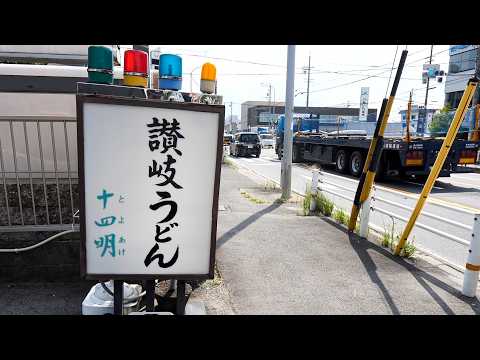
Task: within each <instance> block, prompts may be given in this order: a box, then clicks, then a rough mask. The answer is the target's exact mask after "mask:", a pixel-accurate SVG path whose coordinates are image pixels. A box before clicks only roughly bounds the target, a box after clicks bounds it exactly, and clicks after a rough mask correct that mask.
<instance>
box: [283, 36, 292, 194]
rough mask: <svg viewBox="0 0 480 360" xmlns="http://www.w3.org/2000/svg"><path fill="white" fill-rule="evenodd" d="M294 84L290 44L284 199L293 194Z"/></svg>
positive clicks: (286, 99)
mask: <svg viewBox="0 0 480 360" xmlns="http://www.w3.org/2000/svg"><path fill="white" fill-rule="evenodd" d="M294 84H295V45H288V55H287V84H286V93H285V130H284V132H283V157H282V169H281V177H280V186H281V187H282V199H283V200H288V199H289V198H290V196H291V194H292V142H293V137H292V117H293V91H294Z"/></svg>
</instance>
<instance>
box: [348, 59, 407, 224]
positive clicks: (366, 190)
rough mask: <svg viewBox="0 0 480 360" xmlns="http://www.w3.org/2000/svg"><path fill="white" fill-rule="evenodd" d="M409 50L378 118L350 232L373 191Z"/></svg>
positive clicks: (356, 199)
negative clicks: (384, 138) (361, 208)
mask: <svg viewBox="0 0 480 360" xmlns="http://www.w3.org/2000/svg"><path fill="white" fill-rule="evenodd" d="M407 54H408V51H407V50H403V51H402V55H401V57H400V62H399V64H398V68H397V73H396V74H395V80H394V81H393V85H392V90H391V92H390V97H389V98H388V100H387V99H383V102H382V107H381V109H380V114H379V116H378V121H377V125H376V127H375V132H374V134H373V138H372V141H371V142H370V147H369V149H368V154H367V158H366V159H365V165H364V167H363V172H362V175H361V176H360V181H359V182H358V187H357V192H356V193H355V199H354V201H353V206H352V212H351V214H350V221H349V223H348V231H353V230H354V229H355V226H356V224H357V218H358V213H359V212H360V207H361V206H362V203H363V202H364V201H365V200H366V199H367V198H368V197H369V195H370V191H371V189H372V185H373V181H374V180H375V174H376V172H377V168H378V163H379V161H380V157H381V155H382V148H383V133H384V132H385V128H386V127H387V122H388V117H389V116H390V110H391V109H392V105H393V100H394V99H395V94H396V92H397V88H398V84H399V82H400V77H401V76H402V71H403V67H404V65H405V60H406V59H407Z"/></svg>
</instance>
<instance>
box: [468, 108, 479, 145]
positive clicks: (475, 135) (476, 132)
mask: <svg viewBox="0 0 480 360" xmlns="http://www.w3.org/2000/svg"><path fill="white" fill-rule="evenodd" d="M479 117H480V104H477V106H475V126H474V128H473V131H472V135H471V137H470V140H471V141H480V118H479Z"/></svg>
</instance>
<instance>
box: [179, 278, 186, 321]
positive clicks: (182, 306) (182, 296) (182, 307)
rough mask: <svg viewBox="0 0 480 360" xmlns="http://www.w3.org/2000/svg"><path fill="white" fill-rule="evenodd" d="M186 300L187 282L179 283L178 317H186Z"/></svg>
mask: <svg viewBox="0 0 480 360" xmlns="http://www.w3.org/2000/svg"><path fill="white" fill-rule="evenodd" d="M186 300H187V299H186V298H185V281H184V280H178V281H177V315H185V306H186V305H187V302H186Z"/></svg>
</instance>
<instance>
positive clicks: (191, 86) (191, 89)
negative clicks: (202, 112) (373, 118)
mask: <svg viewBox="0 0 480 360" xmlns="http://www.w3.org/2000/svg"><path fill="white" fill-rule="evenodd" d="M190 93H193V70H192V71H191V72H190Z"/></svg>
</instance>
